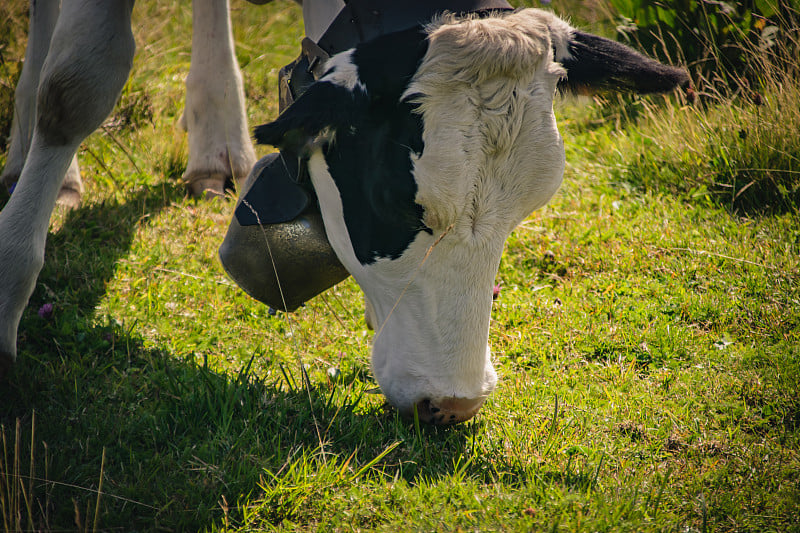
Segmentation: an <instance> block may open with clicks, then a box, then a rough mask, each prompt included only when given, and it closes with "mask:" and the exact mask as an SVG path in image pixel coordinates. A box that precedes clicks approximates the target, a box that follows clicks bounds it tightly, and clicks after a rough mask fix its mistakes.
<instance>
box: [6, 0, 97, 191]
mask: <svg viewBox="0 0 800 533" xmlns="http://www.w3.org/2000/svg"><path fill="white" fill-rule="evenodd" d="M59 10H60V5H59V3H58V2H31V6H30V29H29V32H28V45H27V47H26V49H25V63H24V64H23V67H22V74H21V75H20V77H19V83H17V89H16V92H15V93H14V118H13V120H12V123H11V143H10V145H9V149H8V157H7V158H6V166H5V168H3V173H2V174H0V183H2V184H3V185H5V186H6V187H7V188H9V189H10V188H11V187H12V186H13V185H14V184H16V183H17V180H19V175H20V172H22V167H23V165H24V164H25V158H26V157H28V150H30V147H31V138H32V136H33V121H34V119H35V117H36V89H37V87H38V86H39V73H40V72H41V70H42V64H43V63H44V58H45V57H46V56H47V49H48V48H49V47H50V38H51V37H52V35H53V28H54V27H55V25H56V20H57V19H58V12H59ZM82 193H83V183H82V182H81V175H80V171H79V169H78V160H77V158H73V160H72V163H71V164H70V167H69V170H68V171H67V175H66V178H65V179H64V183H63V184H62V186H61V191H60V192H59V194H58V202H59V203H61V204H64V205H67V206H69V207H76V206H77V205H78V204H79V203H80V198H81V194H82Z"/></svg>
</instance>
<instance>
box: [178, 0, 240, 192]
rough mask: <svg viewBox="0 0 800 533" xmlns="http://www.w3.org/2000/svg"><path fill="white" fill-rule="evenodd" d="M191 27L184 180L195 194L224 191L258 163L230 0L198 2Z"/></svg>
mask: <svg viewBox="0 0 800 533" xmlns="http://www.w3.org/2000/svg"><path fill="white" fill-rule="evenodd" d="M192 25H193V28H192V64H191V67H190V69H189V75H188V76H187V78H186V108H185V110H184V112H183V116H182V117H181V124H182V125H183V127H184V128H185V129H186V130H187V131H188V134H189V162H188V164H187V166H186V172H185V173H184V175H183V179H184V181H185V182H186V183H187V185H188V186H189V190H190V191H191V192H192V194H194V195H195V196H200V195H221V194H223V191H224V187H225V183H226V182H227V181H228V180H230V179H233V180H234V181H237V182H238V181H244V179H245V178H246V177H247V175H248V174H249V173H250V169H251V168H252V167H253V165H254V164H255V162H256V154H255V151H254V150H253V144H252V142H251V140H250V131H249V130H248V127H247V115H246V114H245V106H244V82H243V80H242V73H241V71H240V70H239V63H238V62H237V60H236V55H235V53H234V44H233V32H232V29H231V21H230V13H229V6H228V0H194V2H193V3H192Z"/></svg>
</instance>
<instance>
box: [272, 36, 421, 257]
mask: <svg viewBox="0 0 800 533" xmlns="http://www.w3.org/2000/svg"><path fill="white" fill-rule="evenodd" d="M426 50H427V40H426V34H425V32H424V31H423V29H422V28H421V27H417V28H412V29H410V30H405V31H401V32H396V33H391V34H387V35H383V36H381V37H378V38H376V39H374V40H372V41H369V42H366V43H362V44H360V45H358V46H357V47H356V48H355V50H354V52H353V54H352V60H353V63H354V64H355V66H356V71H357V73H358V77H359V81H360V84H361V86H362V87H363V89H362V88H360V87H359V85H358V84H357V85H356V87H355V88H354V89H353V90H352V91H351V90H349V89H347V88H345V87H342V86H340V85H336V84H334V83H332V82H329V81H320V82H317V83H315V84H313V85H312V86H311V87H310V88H309V89H308V90H307V91H306V92H305V93H304V94H303V95H301V96H300V97H299V98H298V99H297V101H296V102H295V103H294V104H292V105H291V106H290V107H289V108H288V109H287V110H286V111H285V112H284V113H283V114H282V115H281V116H280V117H278V119H277V120H276V121H275V122H272V123H269V124H265V125H263V126H259V127H258V128H256V139H257V140H258V142H260V143H266V144H272V145H274V146H278V147H280V148H290V149H299V148H302V147H303V146H304V145H306V144H307V143H308V141H309V140H310V139H311V138H312V137H314V136H315V135H316V134H318V133H319V132H321V131H322V130H323V129H324V128H330V129H332V130H334V136H333V139H334V140H333V141H332V142H330V143H328V144H327V145H325V146H323V153H324V155H325V160H326V162H327V164H328V168H329V170H330V173H331V176H332V177H333V179H334V181H335V182H336V186H337V188H338V190H339V194H340V195H341V199H342V206H343V211H344V220H345V224H346V225H347V230H348V232H349V236H350V240H351V242H352V244H353V249H354V251H355V254H356V257H357V258H358V260H359V261H360V262H361V263H362V264H371V263H374V262H375V261H376V260H377V259H379V258H390V259H396V258H398V257H400V256H401V255H402V254H403V252H404V251H405V250H406V249H407V248H408V246H409V245H410V244H411V242H412V241H413V240H414V237H415V235H416V234H417V233H418V232H419V231H424V230H427V228H426V227H425V225H424V224H423V223H422V214H423V209H422V207H421V206H419V205H417V204H416V203H415V201H414V198H415V197H416V194H417V184H416V182H415V181H414V177H413V175H412V170H413V163H412V160H411V156H412V154H416V155H419V154H421V153H422V151H423V149H424V145H423V142H422V117H421V116H420V115H419V114H418V113H417V112H416V110H415V105H413V104H411V103H408V102H406V101H401V96H402V94H403V92H404V91H405V90H406V88H407V87H408V84H409V82H410V81H411V78H412V77H413V75H414V73H415V72H416V70H417V67H418V66H419V63H420V61H421V60H422V58H423V56H424V55H425V52H426ZM323 79H324V76H323ZM428 231H430V230H428Z"/></svg>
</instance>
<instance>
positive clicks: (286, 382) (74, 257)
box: [0, 186, 525, 530]
mask: <svg viewBox="0 0 800 533" xmlns="http://www.w3.org/2000/svg"><path fill="white" fill-rule="evenodd" d="M182 194H183V191H182V190H180V189H179V188H177V187H173V188H172V189H169V190H168V191H167V194H166V195H165V194H164V192H163V190H162V188H161V186H156V187H151V188H146V189H142V190H140V191H139V192H138V193H136V194H134V195H133V196H132V197H131V198H130V199H129V200H127V201H126V202H125V203H106V204H102V205H94V206H86V207H83V208H80V209H78V210H76V211H73V212H71V213H69V214H68V215H67V217H66V220H65V222H64V224H63V226H62V228H61V229H59V230H58V231H57V232H55V233H54V234H52V235H50V236H49V238H48V244H47V252H46V266H45V267H44V269H43V271H42V273H41V274H40V277H39V282H38V283H37V288H36V290H35V292H34V295H33V296H32V298H31V301H30V304H29V306H28V309H27V310H26V312H25V315H24V317H23V321H22V323H21V326H20V338H19V347H20V357H19V360H18V363H17V365H16V367H15V368H14V369H13V370H12V373H11V375H10V376H9V379H8V382H7V383H4V384H2V385H1V386H0V422H1V423H2V426H3V435H4V437H5V439H6V442H7V443H8V446H6V448H5V449H4V450H3V451H4V456H3V457H2V458H0V459H2V475H3V476H7V475H9V474H8V473H11V472H14V471H15V470H17V471H19V473H20V476H21V479H22V480H23V481H24V482H25V483H24V486H25V487H26V488H27V490H28V493H27V500H25V499H24V498H23V499H20V498H19V497H17V498H16V499H14V498H13V497H12V496H13V494H12V493H13V490H12V491H10V492H9V491H8V489H7V487H9V486H13V485H14V484H13V483H11V484H7V483H6V481H7V480H8V479H9V478H7V477H6V478H5V479H3V480H2V481H3V483H0V491H3V490H6V491H7V492H8V494H5V496H6V497H5V499H4V503H3V505H5V506H12V507H13V506H14V505H16V506H18V509H17V510H19V511H20V512H21V516H23V517H25V518H23V521H22V523H21V526H22V527H23V528H33V529H42V530H59V529H61V530H68V529H72V528H75V527H78V528H79V529H84V528H87V527H89V524H91V523H92V521H93V517H94V513H95V508H97V509H99V514H98V523H99V524H100V525H101V526H102V528H103V529H114V528H118V529H123V530H149V529H155V528H161V527H163V528H168V529H172V530H198V529H203V528H207V527H210V525H211V524H213V523H219V521H220V520H222V519H223V517H224V516H225V511H224V510H223V508H224V507H225V505H224V504H223V502H229V503H230V504H231V506H235V504H236V503H237V502H240V501H242V500H244V499H247V498H249V497H251V496H252V497H253V498H257V497H258V494H259V493H260V492H261V491H262V489H263V485H264V483H265V481H264V479H265V477H266V479H270V474H267V472H271V473H274V474H276V475H279V476H280V475H283V474H281V472H285V469H286V468H287V466H289V467H291V466H293V465H299V466H300V467H303V468H311V467H312V466H314V465H319V464H320V463H319V461H320V460H321V461H322V462H323V463H324V462H325V461H328V460H329V459H330V458H333V459H334V460H335V461H339V462H340V463H339V464H342V463H344V461H346V460H348V458H349V457H350V458H352V459H353V463H352V464H353V465H354V466H363V465H364V464H367V463H369V462H370V461H372V460H373V459H375V458H376V457H379V456H381V459H380V463H379V464H378V465H377V468H378V469H379V470H382V471H383V475H384V476H386V477H387V478H401V479H405V480H407V481H409V482H410V483H417V482H420V481H425V480H436V479H439V478H444V477H447V476H449V475H451V474H452V473H453V472H454V470H456V469H457V468H458V467H457V464H458V462H459V461H463V460H464V459H463V458H464V457H466V456H468V455H470V450H469V442H470V437H471V433H472V432H474V431H475V430H476V425H474V424H471V425H463V426H458V427H454V428H435V427H425V426H423V427H416V426H415V425H414V424H413V423H412V422H409V421H406V420H401V419H399V418H398V416H397V414H396V413H395V412H394V411H393V410H392V409H383V408H382V407H370V406H365V404H366V403H370V404H374V403H375V402H364V401H363V400H364V392H363V388H361V389H360V388H359V387H358V386H352V385H353V384H355V383H362V385H363V382H364V379H363V378H364V376H363V375H362V373H361V371H360V370H355V371H354V372H353V374H352V375H344V376H340V377H339V379H338V380H337V383H336V385H333V384H325V383H322V384H312V386H311V387H310V388H306V387H305V386H303V385H302V381H300V380H298V379H296V376H295V378H293V377H292V376H291V374H290V373H288V372H287V373H285V374H281V373H276V374H277V375H278V377H277V378H275V379H274V380H272V381H268V380H261V379H258V378H256V377H254V376H253V375H252V374H251V373H250V372H249V368H245V369H243V370H242V371H241V372H240V373H239V374H238V375H233V376H232V375H228V374H221V373H217V372H215V371H214V370H212V369H210V368H209V367H208V365H207V364H205V362H204V361H196V360H195V359H194V357H193V356H192V355H188V356H187V354H176V353H169V352H167V351H165V350H162V349H159V348H152V347H149V346H146V345H145V342H144V341H143V340H142V339H141V338H138V337H137V336H135V335H134V334H132V332H133V331H134V327H133V326H134V325H125V324H119V323H117V322H115V321H113V320H111V319H105V320H106V321H105V322H102V319H100V321H98V319H97V318H96V317H94V310H95V308H96V306H97V305H98V304H99V303H100V301H101V299H102V298H103V295H104V294H105V286H106V284H107V283H108V281H109V280H111V279H112V278H113V275H114V270H115V268H116V265H117V263H118V262H119V260H120V259H121V258H123V257H125V256H126V254H127V252H128V250H129V249H130V246H131V243H132V241H133V238H134V236H135V232H136V227H137V225H138V224H142V223H147V222H146V220H147V217H148V216H152V215H154V214H157V213H158V212H159V211H160V210H161V209H163V208H165V207H166V206H168V205H169V204H170V203H171V202H173V201H175V200H177V198H179V197H181V195H182ZM46 303H49V304H52V305H53V309H54V311H53V314H52V316H50V317H42V316H40V315H39V313H38V311H39V310H40V309H42V306H43V304H46ZM257 356H258V354H256V355H254V357H257ZM17 421H19V427H20V428H21V433H20V434H19V435H15V431H16V430H15V427H16V424H17ZM18 437H19V438H18ZM17 441H19V443H20V444H19V446H17V445H16V442H17ZM397 443H401V444H400V445H397ZM387 449H391V450H392V451H391V452H390V453H387V454H386V455H381V454H382V453H383V452H384V451H386V450H387ZM487 461H489V462H484V461H483V460H481V459H480V458H476V460H474V461H473V462H472V463H470V465H469V467H468V471H467V472H466V474H467V475H469V476H472V477H475V478H477V479H484V477H485V476H487V475H489V474H487V472H489V470H490V469H491V468H496V467H497V464H499V463H502V461H500V460H499V459H495V460H487ZM462 464H463V462H462ZM502 468H503V469H504V471H505V472H506V473H507V475H508V476H510V477H513V478H516V479H518V480H520V481H521V482H522V481H523V480H524V478H525V474H524V472H522V471H521V470H518V469H516V467H515V466H514V465H511V464H504V465H503V466H502ZM101 479H102V491H101V494H100V496H99V498H98V489H99V488H100V485H101ZM28 481H30V483H28ZM485 481H486V482H490V480H489V479H486V480H485ZM338 482H339V481H337V483H338ZM260 484H261V485H260ZM312 490H316V489H313V488H312ZM248 495H251V496H248ZM98 500H99V502H100V503H99V506H98V503H97V502H98ZM25 501H27V502H29V503H28V504H26V503H25ZM13 502H16V503H13ZM28 505H30V507H28V508H29V509H31V512H30V513H28V511H27V510H26V506H28ZM7 510H11V511H13V510H14V509H13V508H12V509H7ZM28 514H30V518H27V515H28ZM232 518H234V519H235V517H232Z"/></svg>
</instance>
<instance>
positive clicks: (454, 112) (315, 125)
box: [256, 9, 688, 423]
mask: <svg viewBox="0 0 800 533" xmlns="http://www.w3.org/2000/svg"><path fill="white" fill-rule="evenodd" d="M325 68H326V72H325V73H324V75H323V76H322V77H321V78H320V79H319V80H318V81H317V82H316V83H314V84H313V85H311V86H310V87H309V88H308V90H307V91H306V92H305V93H303V94H302V96H300V97H299V99H298V100H297V101H295V102H294V104H292V106H291V107H289V108H288V109H287V110H286V111H285V112H284V113H283V114H282V115H281V116H280V117H279V118H278V119H277V120H275V121H274V122H272V123H269V124H265V125H263V126H259V127H258V128H256V139H257V140H258V141H259V142H262V143H266V144H271V145H274V146H277V147H280V148H282V149H285V150H286V151H287V152H298V153H301V154H302V156H303V157H304V158H306V159H307V167H308V170H309V173H310V176H311V180H312V182H313V186H314V190H315V191H316V194H317V197H318V199H319V205H320V208H321V211H322V217H323V220H324V223H325V230H326V233H327V236H328V239H329V241H330V243H331V245H332V246H333V248H334V250H335V252H336V255H337V256H338V258H339V259H340V260H341V262H342V263H343V264H344V266H345V267H346V268H347V270H348V271H349V272H350V274H352V275H353V276H354V277H355V279H356V281H357V282H358V284H359V285H360V286H361V288H362V289H363V291H364V293H365V300H366V307H367V321H368V322H369V323H370V324H371V326H372V327H373V328H374V329H375V331H376V333H375V338H374V342H373V348H372V367H373V372H374V375H375V377H376V378H377V380H378V383H379V385H380V388H381V391H382V392H383V393H384V394H385V396H386V397H387V399H388V400H389V401H390V402H391V403H392V404H394V405H395V406H396V407H397V408H398V409H399V410H400V411H401V412H403V413H406V414H410V413H413V412H414V410H415V409H416V410H417V412H418V414H419V416H420V418H421V419H423V420H427V421H432V422H436V423H454V422H460V421H463V420H466V419H469V418H470V417H472V416H473V415H474V414H475V413H476V412H477V411H478V410H479V409H480V407H481V405H482V404H483V403H484V401H485V400H486V398H487V396H488V395H489V394H490V393H491V392H492V390H493V389H494V388H495V384H496V381H497V377H496V374H495V371H494V369H493V367H492V361H491V352H490V349H489V346H488V336H489V318H490V312H491V305H492V286H493V284H494V279H495V275H496V273H497V269H498V265H499V262H500V257H501V253H502V250H503V245H504V243H505V240H506V238H507V237H508V235H509V234H510V232H511V231H512V229H513V228H514V227H515V226H516V225H517V224H519V223H520V222H521V221H522V220H523V219H524V218H525V217H527V216H528V215H529V214H530V213H531V212H532V211H533V210H535V209H537V208H539V207H541V206H543V205H544V204H545V203H546V202H547V201H548V200H549V199H550V198H551V197H552V196H553V194H554V193H555V192H556V190H557V189H558V187H559V185H560V183H561V179H562V174H563V171H564V147H563V143H562V139H561V136H560V135H559V132H558V128H557V126H556V121H555V117H554V115H553V98H554V95H555V93H556V92H557V88H558V87H559V86H562V87H581V86H586V87H598V86H605V87H611V88H629V89H634V90H637V91H640V92H653V91H666V90H670V89H673V88H674V87H676V86H678V85H681V84H684V83H686V82H687V80H688V78H687V76H686V74H685V73H684V72H683V71H681V70H679V69H676V68H672V67H668V66H664V65H662V64H660V63H658V62H655V61H653V60H651V59H648V58H646V57H644V56H642V55H640V54H638V53H636V52H634V51H632V50H631V49H629V48H626V47H624V46H622V45H620V44H618V43H615V42H612V41H609V40H607V39H603V38H600V37H596V36H593V35H590V34H586V33H583V32H580V31H578V30H576V29H574V28H572V27H571V26H570V25H568V24H567V23H566V22H564V21H563V20H561V19H559V18H558V17H556V16H554V15H553V14H551V13H549V12H546V11H541V10H534V9H524V10H518V11H509V12H492V13H486V14H484V16H471V17H465V18H458V17H454V16H441V17H439V18H437V19H435V20H434V21H432V22H430V24H428V25H426V26H419V27H414V28H411V29H408V30H405V31H399V32H395V33H391V34H388V35H383V36H380V37H378V38H376V39H373V40H371V41H369V42H365V43H362V44H359V45H358V46H356V47H355V48H353V49H350V50H347V51H345V52H342V53H339V54H337V55H335V56H333V57H332V58H331V59H330V60H329V61H328V62H327V64H326V67H325Z"/></svg>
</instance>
